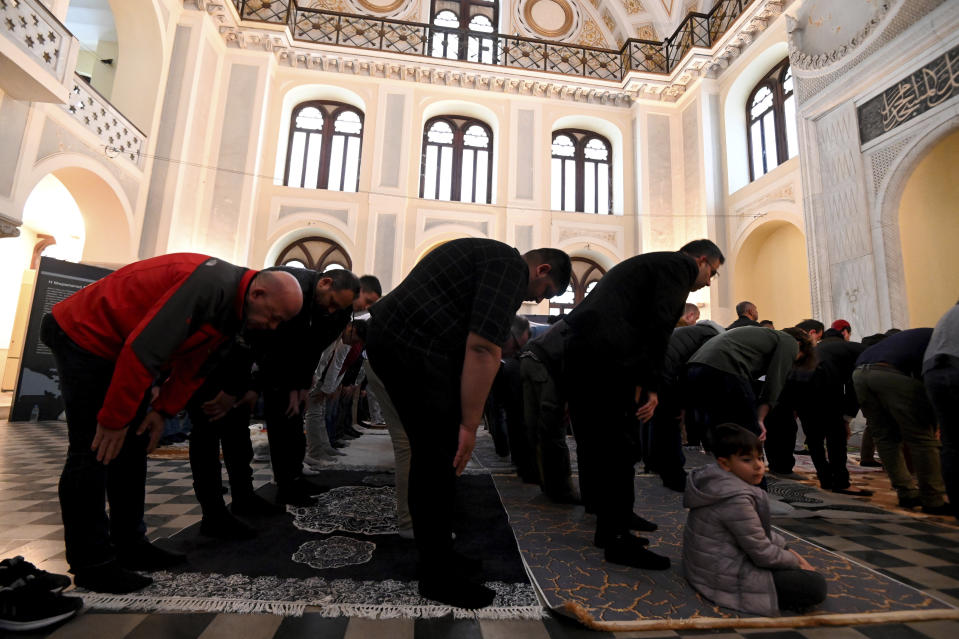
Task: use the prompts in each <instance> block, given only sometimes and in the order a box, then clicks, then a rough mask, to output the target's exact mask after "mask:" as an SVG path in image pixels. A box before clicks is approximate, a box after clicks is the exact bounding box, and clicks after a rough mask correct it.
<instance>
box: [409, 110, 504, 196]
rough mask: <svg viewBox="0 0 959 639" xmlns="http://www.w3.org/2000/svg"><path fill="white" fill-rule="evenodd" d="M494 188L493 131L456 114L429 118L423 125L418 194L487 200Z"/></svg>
mask: <svg viewBox="0 0 959 639" xmlns="http://www.w3.org/2000/svg"><path fill="white" fill-rule="evenodd" d="M492 191H493V131H492V130H491V129H490V128H489V126H487V125H486V123H484V122H481V121H479V120H476V119H474V118H467V117H463V116H458V115H441V116H438V117H435V118H431V119H430V120H428V121H427V122H426V126H425V127H424V128H423V161H422V165H421V167H420V197H422V198H426V199H428V200H451V201H455V202H477V203H480V204H489V203H490V202H491V201H492V200H491V197H492Z"/></svg>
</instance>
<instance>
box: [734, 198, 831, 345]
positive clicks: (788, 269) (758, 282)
mask: <svg viewBox="0 0 959 639" xmlns="http://www.w3.org/2000/svg"><path fill="white" fill-rule="evenodd" d="M790 217H791V216H789V215H785V214H770V215H768V216H766V217H764V218H761V219H759V220H757V221H756V222H754V223H753V224H750V225H749V226H748V227H746V229H744V232H743V234H742V235H740V237H739V238H738V239H737V241H736V243H735V244H734V248H733V250H732V251H731V252H730V253H731V255H732V257H733V259H732V264H730V265H729V267H728V268H727V269H726V272H727V273H728V274H729V275H730V276H731V277H732V280H733V283H732V295H733V300H732V301H731V303H732V304H735V303H737V302H739V301H741V300H744V299H748V300H749V301H751V302H753V303H755V304H756V306H757V308H758V309H759V314H760V318H761V319H771V320H773V322H774V323H775V325H776V327H777V328H782V327H784V326H793V325H795V324H796V323H797V322H799V321H800V320H803V319H805V318H808V317H810V314H811V313H812V304H811V295H810V288H809V263H808V258H807V254H806V238H805V234H804V233H803V230H802V226H801V225H800V224H796V223H795V222H794V221H792V220H790V219H789V218H790Z"/></svg>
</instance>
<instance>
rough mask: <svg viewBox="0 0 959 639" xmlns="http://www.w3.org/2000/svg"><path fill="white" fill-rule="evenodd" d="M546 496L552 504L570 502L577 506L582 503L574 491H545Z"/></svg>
mask: <svg viewBox="0 0 959 639" xmlns="http://www.w3.org/2000/svg"><path fill="white" fill-rule="evenodd" d="M546 497H548V498H549V500H550V501H551V502H553V503H554V504H572V505H574V506H578V505H580V504H582V503H583V500H582V499H580V498H579V495H577V494H576V493H575V492H572V491H570V492H568V493H567V492H564V493H546Z"/></svg>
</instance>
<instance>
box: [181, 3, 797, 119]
mask: <svg viewBox="0 0 959 639" xmlns="http://www.w3.org/2000/svg"><path fill="white" fill-rule="evenodd" d="M791 2H792V0H755V1H754V2H753V5H752V6H751V7H750V8H749V9H748V10H747V12H746V13H745V14H744V15H743V16H741V17H740V19H739V21H740V22H741V26H740V27H739V28H738V29H737V30H735V31H733V30H731V31H730V32H728V33H727V34H726V35H725V36H724V37H723V38H722V39H721V41H720V42H719V43H718V44H717V45H716V46H715V47H714V48H713V50H712V52H709V51H704V50H702V49H696V50H694V51H693V54H692V55H687V56H686V58H685V60H684V62H683V64H682V65H681V66H680V67H679V68H677V69H676V70H674V71H673V73H672V74H671V75H669V76H663V75H659V74H652V73H641V72H636V71H633V72H631V73H630V74H629V75H628V76H627V77H626V78H625V80H624V81H623V82H616V81H603V80H588V79H583V78H579V77H576V76H563V75H559V74H555V73H545V72H539V71H532V70H524V69H518V68H517V69H514V68H510V67H495V66H482V67H480V66H478V65H469V66H468V67H465V66H464V65H463V63H462V62H460V61H455V60H452V61H448V60H443V59H440V58H426V57H416V56H407V57H404V56H400V55H396V54H387V53H381V52H375V51H365V50H362V49H354V48H348V47H336V46H331V45H318V44H316V45H311V44H304V43H301V42H298V41H294V40H292V39H291V38H290V34H289V31H288V30H287V29H286V28H285V27H278V26H272V25H262V26H261V25H256V26H251V25H250V24H249V23H245V24H242V25H241V24H240V23H239V22H238V19H237V15H236V12H235V10H234V9H233V7H232V5H230V4H229V3H228V2H225V1H223V0H184V6H186V7H193V8H196V9H198V10H201V11H205V12H206V13H208V14H209V15H210V17H211V18H212V19H213V20H214V22H215V23H216V24H217V26H218V29H219V32H220V34H221V35H222V37H223V39H224V40H225V42H226V44H227V46H230V47H236V48H240V49H245V50H262V51H266V52H270V53H272V54H273V55H274V56H275V57H276V59H277V61H278V62H279V63H280V64H281V65H284V66H287V67H291V68H297V69H316V70H320V71H325V72H333V73H347V74H351V75H358V76H366V77H374V78H385V79H392V80H402V81H410V82H417V83H422V82H426V83H429V84H434V85H439V86H447V87H458V88H466V89H477V90H485V91H498V92H502V93H508V94H513V95H525V96H533V97H543V98H548V99H557V100H565V101H572V102H581V103H589V104H603V105H610V106H616V107H624V108H625V107H629V106H630V105H631V104H632V103H633V101H635V100H652V101H663V102H675V101H677V100H679V98H681V97H682V95H683V94H684V93H685V92H686V89H687V87H688V86H689V85H690V84H691V83H692V82H694V81H695V80H696V79H697V78H700V77H716V76H718V75H719V74H721V73H722V72H723V70H725V69H726V68H727V67H728V66H729V64H730V63H731V62H732V61H733V60H734V59H735V58H736V57H738V56H739V55H740V53H742V51H743V50H745V48H746V47H748V46H749V44H750V43H751V42H752V41H753V39H754V38H755V36H756V34H758V33H760V32H762V31H763V30H764V29H765V28H766V27H767V26H768V25H769V23H770V22H772V21H773V20H774V19H775V18H776V17H777V16H779V14H781V13H782V12H783V10H784V9H785V7H786V6H788V5H789V4H790V3H791ZM517 76H522V77H517Z"/></svg>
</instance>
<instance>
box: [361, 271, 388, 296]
mask: <svg viewBox="0 0 959 639" xmlns="http://www.w3.org/2000/svg"><path fill="white" fill-rule="evenodd" d="M360 290H361V291H366V292H367V293H376V294H377V295H379V296H380V297H382V296H383V287H382V286H380V280H379V278H377V277H376V276H375V275H364V276H363V277H361V278H360Z"/></svg>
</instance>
